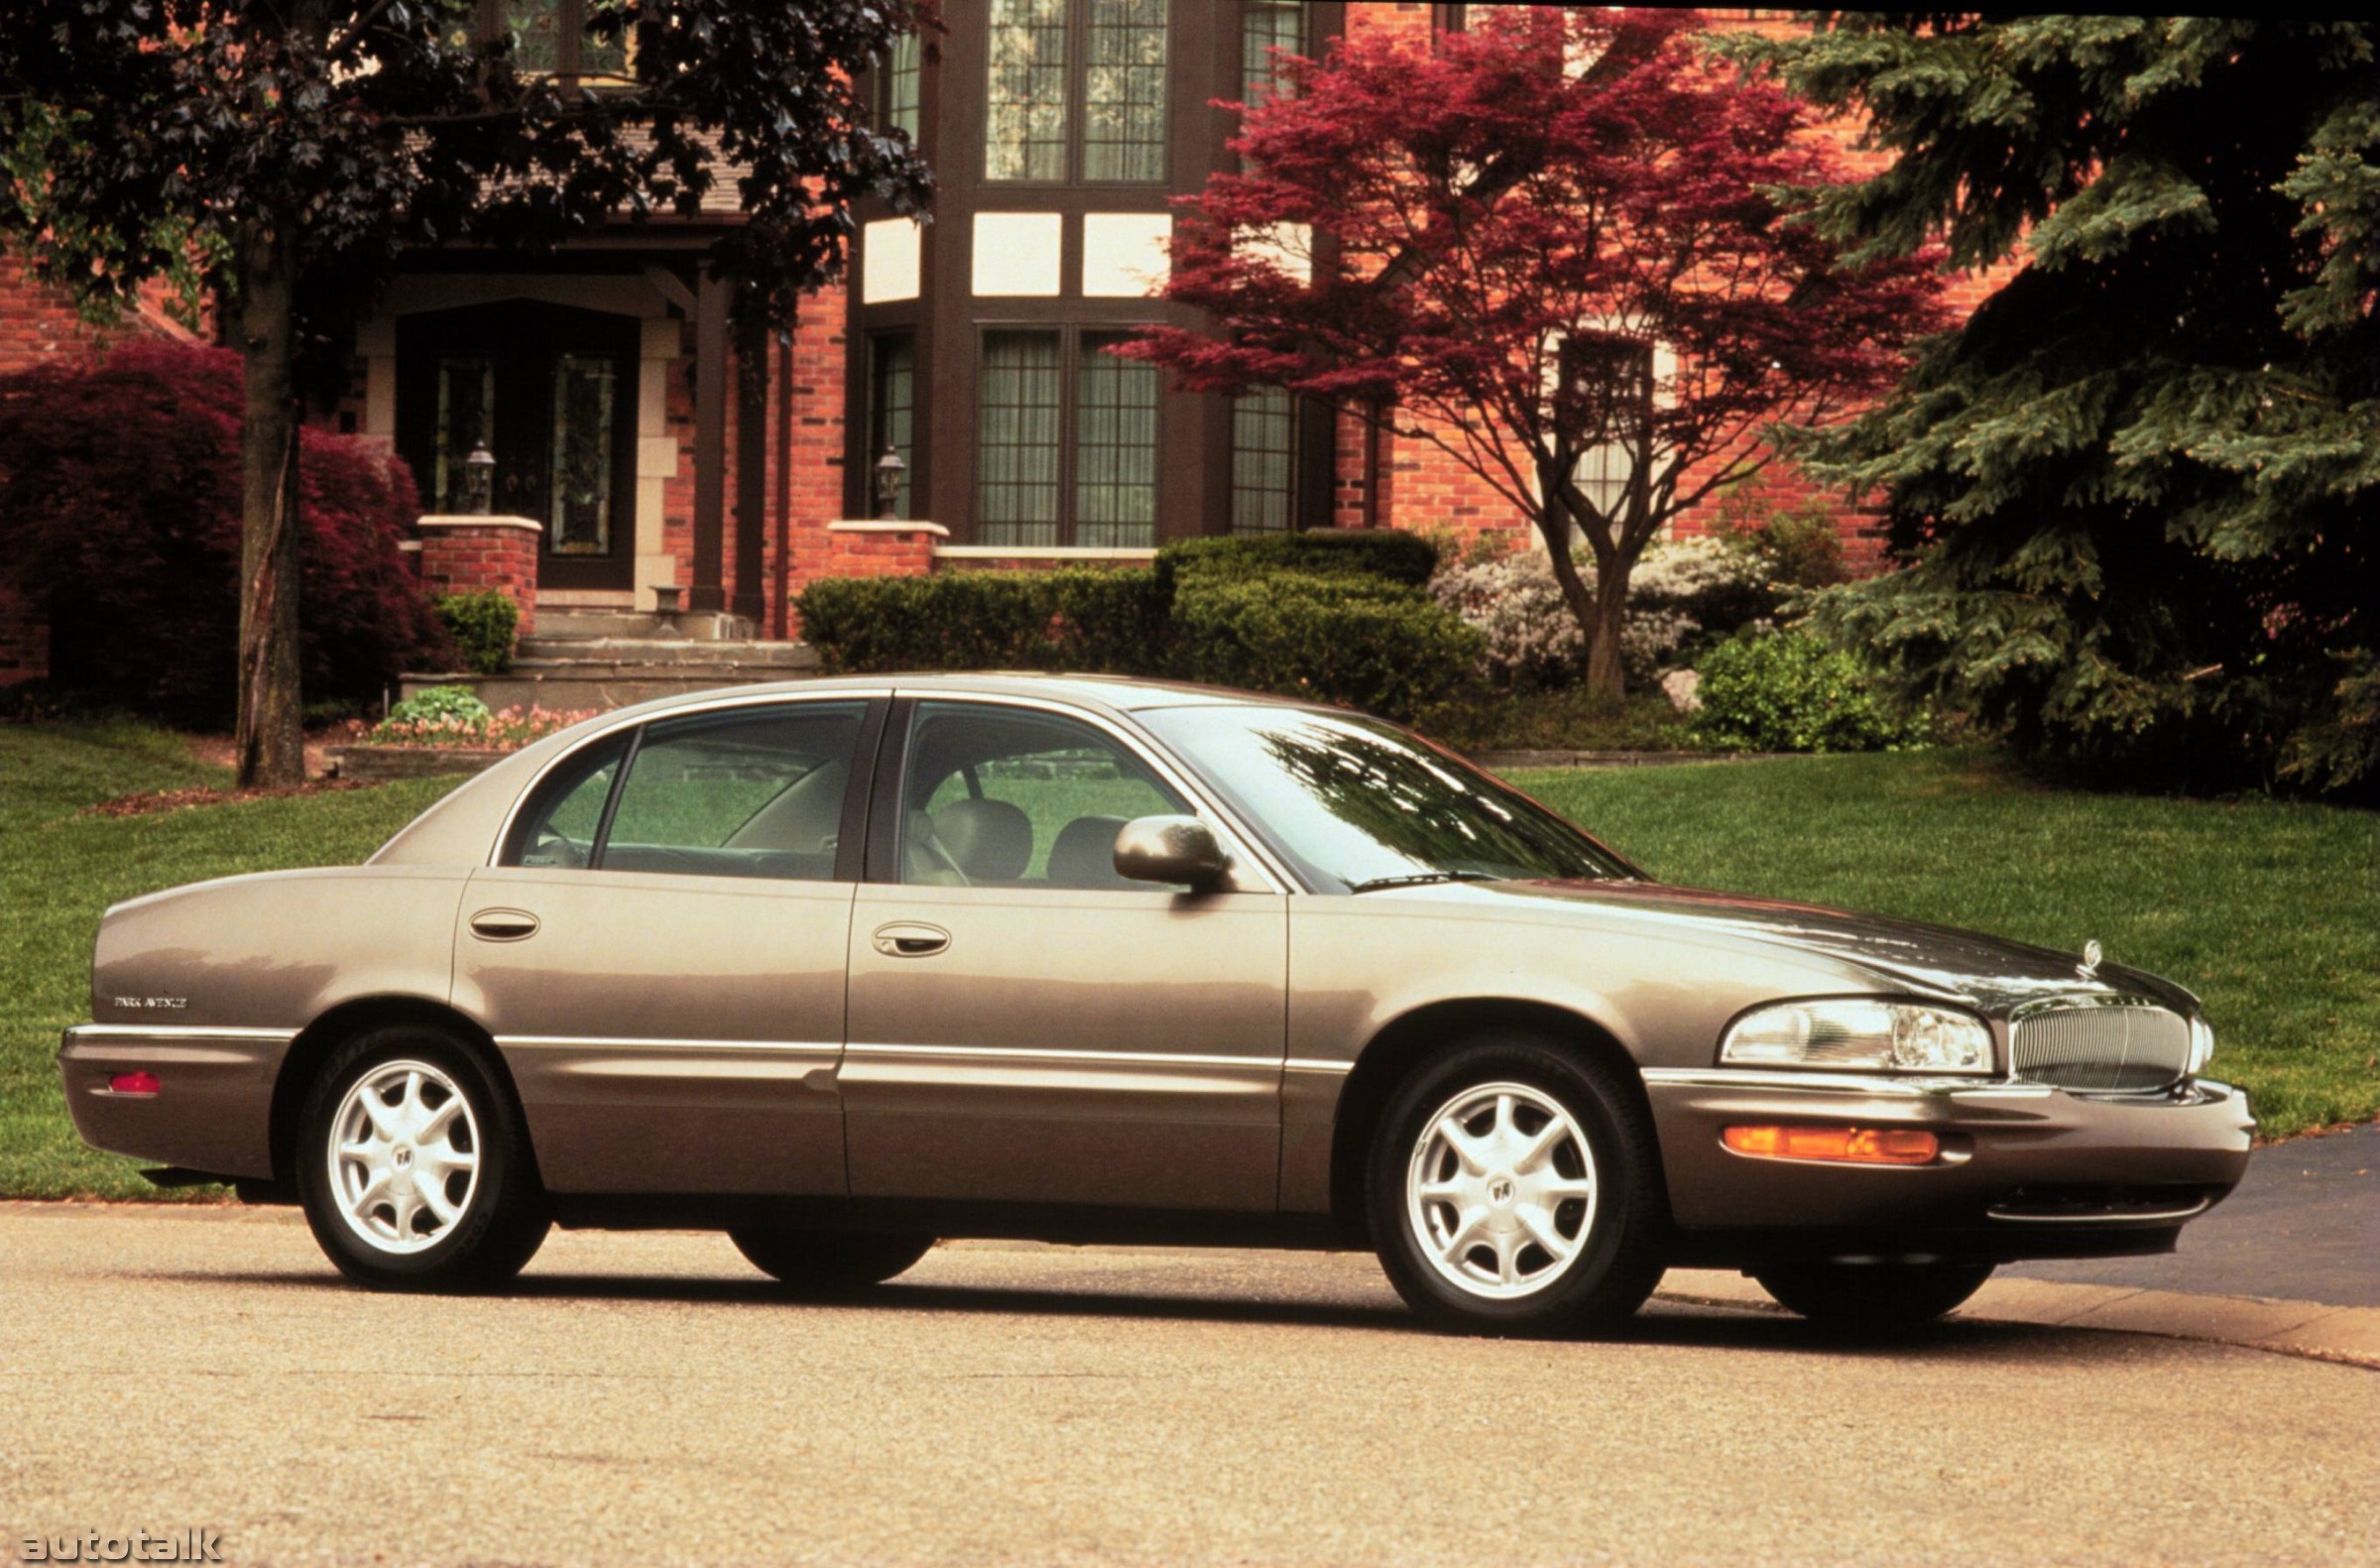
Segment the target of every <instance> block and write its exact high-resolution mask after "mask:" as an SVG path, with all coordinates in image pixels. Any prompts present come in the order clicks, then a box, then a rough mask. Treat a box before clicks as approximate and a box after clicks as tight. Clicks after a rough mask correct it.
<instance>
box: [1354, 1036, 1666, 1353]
mask: <svg viewBox="0 0 2380 1568" xmlns="http://www.w3.org/2000/svg"><path fill="white" fill-rule="evenodd" d="M1659 1187H1660V1167H1659V1158H1658V1154H1657V1151H1656V1147H1655V1144H1654V1139H1653V1132H1652V1128H1651V1126H1650V1123H1649V1121H1648V1119H1647V1117H1646V1115H1645V1112H1644V1111H1643V1109H1642V1107H1641V1105H1640V1104H1639V1103H1638V1101H1637V1100H1636V1098H1635V1097H1634V1096H1632V1095H1630V1094H1629V1093H1628V1092H1627V1091H1626V1089H1625V1088H1624V1087H1623V1086H1622V1085H1621V1084H1620V1083H1619V1082H1618V1081H1617V1079H1616V1077H1615V1075H1614V1074H1612V1073H1611V1072H1610V1071H1609V1070H1608V1069H1606V1068H1605V1067H1603V1066H1602V1065H1600V1064H1598V1063H1595V1062H1593V1061H1590V1060H1588V1059H1587V1058H1585V1057H1583V1056H1581V1055H1580V1054H1578V1053H1576V1052H1574V1051H1572V1050H1571V1049H1569V1048H1568V1047H1566V1046H1564V1045H1562V1044H1560V1043H1558V1042H1555V1041H1551V1040H1537V1039H1530V1038H1480V1039H1474V1040H1471V1041H1468V1042H1466V1043H1464V1044H1461V1045H1458V1046H1456V1047H1454V1048H1453V1049H1452V1050H1450V1051H1448V1052H1447V1053H1446V1054H1445V1055H1444V1056H1441V1057H1439V1058H1437V1059H1436V1060H1434V1061H1432V1062H1430V1063H1428V1064H1427V1065H1425V1066H1424V1067H1422V1068H1421V1069H1420V1070H1419V1071H1417V1072H1415V1073H1414V1074H1413V1075H1412V1076H1411V1077H1410V1078H1408V1079H1407V1080H1406V1082H1405V1083H1404V1084H1403V1085H1402V1086H1401V1087H1400V1088H1399V1089H1398V1091H1397V1092H1396V1093H1395V1095H1394V1096H1393V1097H1392V1098H1391V1100H1390V1102H1389V1105H1388V1109H1387V1113H1386V1115H1385V1116H1384V1117H1383V1118H1382V1119H1381V1122H1380V1124H1379V1128H1378V1131H1377V1134H1376V1136H1375V1137H1374V1139H1373V1143H1372V1149H1371V1156H1370V1167H1369V1179H1368V1203H1369V1208H1370V1220H1371V1234H1372V1240H1373V1244H1374V1246H1375V1247H1376V1248H1377V1249H1378V1252H1379V1256H1380V1264H1381V1266H1382V1267H1383V1268H1384V1269H1385V1270H1386V1271H1387V1274H1388V1278H1389V1280H1390V1282H1391V1283H1393V1284H1394V1285H1395V1286H1396V1289H1397V1292H1398V1294H1400V1295H1402V1296H1403V1297H1404V1298H1405V1300H1406V1302H1407V1303H1408V1304H1409V1305H1411V1306H1412V1308H1413V1309H1414V1310H1415V1311H1416V1312H1418V1313H1420V1314H1421V1316H1422V1317H1424V1318H1425V1319H1427V1320H1428V1321H1430V1322H1431V1323H1433V1324H1435V1325H1437V1326H1438V1327H1441V1328H1449V1329H1455V1330H1460V1331H1463V1332H1468V1333H1479V1334H1566V1333H1593V1332H1597V1331H1601V1330H1607V1329H1609V1328H1612V1327H1614V1326H1616V1325H1617V1324H1619V1323H1621V1322H1623V1321H1625V1320H1626V1319H1627V1318H1628V1317H1629V1316H1631V1315H1632V1314H1633V1313H1634V1312H1635V1311H1636V1309H1637V1308H1638V1307H1639V1306H1641V1305H1643V1303H1644V1298H1645V1297H1646V1296H1648V1295H1650V1294H1651V1293H1652V1289H1653V1285H1654V1284H1655V1283H1656V1282H1657V1281H1658V1280H1659V1279H1660V1277H1661V1262H1660V1252H1659V1240H1660V1233H1661V1228H1662V1216H1663V1214H1664V1212H1665V1210H1664V1207H1663V1204H1662V1200H1661V1195H1660V1190H1659Z"/></svg>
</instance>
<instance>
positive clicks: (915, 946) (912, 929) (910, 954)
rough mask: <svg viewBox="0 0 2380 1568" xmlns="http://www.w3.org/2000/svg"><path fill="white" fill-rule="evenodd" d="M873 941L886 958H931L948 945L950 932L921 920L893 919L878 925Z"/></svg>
mask: <svg viewBox="0 0 2380 1568" xmlns="http://www.w3.org/2000/svg"><path fill="white" fill-rule="evenodd" d="M875 941H876V950H877V951H878V952H880V953H882V954H884V955H885V956H886V957H887V958H931V957H932V956H933V955H934V954H936V953H939V952H942V951H944V950H945V949H947V948H948V947H949V946H950V933H949V932H948V931H946V930H944V929H942V927H940V926H939V925H927V924H926V923H924V922H923V921H922V920H895V921H894V922H892V924H891V925H880V926H878V927H877V928H876V937H875Z"/></svg>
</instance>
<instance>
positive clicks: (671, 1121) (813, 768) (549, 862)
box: [455, 698, 883, 1195]
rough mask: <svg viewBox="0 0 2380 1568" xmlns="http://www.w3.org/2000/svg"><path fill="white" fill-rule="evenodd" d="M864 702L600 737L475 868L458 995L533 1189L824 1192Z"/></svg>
mask: <svg viewBox="0 0 2380 1568" xmlns="http://www.w3.org/2000/svg"><path fill="white" fill-rule="evenodd" d="M882 722H883V708H882V705H881V704H877V705H872V704H871V703H870V702H869V701H868V700H867V699H865V698H861V699H842V700H823V699H822V700H805V701H795V702H783V701H778V702H769V703H758V704H755V703H749V702H746V703H736V704H730V705H726V706H723V707H721V708H718V709H713V710H706V711H704V712H701V713H697V714H692V715H688V716H685V717H679V718H668V719H656V720H654V721H653V722H652V723H650V724H646V725H643V726H640V727H637V728H635V729H630V730H624V731H622V732H620V733H619V734H617V735H613V736H609V737H606V738H603V739H601V740H598V741H596V742H594V743H592V744H590V745H589V746H587V747H586V748H584V749H583V750H581V751H579V752H577V753H575V754H573V755H572V756H570V757H569V758H566V759H565V760H563V761H562V762H561V763H559V764H557V765H556V766H555V767H554V768H552V769H551V770H549V771H548V772H547V773H546V774H545V775H544V777H543V778H542V779H541V780H540V781H539V782H538V783H537V784H535V785H534V786H533V787H532V789H531V791H530V793H529V795H528V796H527V798H526V799H525V800H524V802H523V805H522V807H521V808H520V809H519V810H518V811H517V812H516V813H515V818H514V822H513V825H512V827H511V829H510V830H509V831H508V833H507V835H506V843H505V844H504V846H503V848H502V850H501V851H500V852H499V855H498V860H499V862H500V863H499V864H498V865H495V866H492V867H488V868H485V869H483V870H480V871H478V872H476V873H474V874H473V876H472V879H471V883H470V886H469V889H468V890H467V892H466V894H465V897H464V900H463V905H462V914H461V928H460V929H459V930H458V931H457V933H456V936H455V998H456V1005H457V1006H459V1007H461V1008H463V1009H465V1010H466V1011H468V1012H470V1013H472V1014H474V1015H475V1016H476V1017H478V1018H479V1019H480V1020H481V1021H482V1022H483V1024H484V1025H486V1027H487V1028H488V1030H489V1032H490V1033H491V1034H493V1035H494V1036H495V1039H496V1044H497V1046H498V1048H499V1049H500V1050H501V1051H502V1052H503V1053H504V1057H505V1060H506V1062H507V1064H508V1065H509V1066H510V1067H511V1069H512V1074H513V1079H514V1082H515V1083H516V1085H517V1086H518V1087H519V1089H520V1093H521V1098H522V1103H523V1106H524V1109H525V1110H526V1111H527V1113H528V1116H529V1123H530V1131H531V1134H532V1136H533V1137H534V1139H535V1144H536V1150H537V1161H538V1165H539V1168H540V1171H541V1174H542V1175H543V1177H544V1180H545V1183H546V1185H547V1186H548V1187H549V1188H551V1189H552V1190H554V1191H557V1192H574V1193H615V1192H616V1193H745V1194H772V1195H776V1194H800V1195H840V1194H842V1193H843V1192H844V1190H845V1185H844V1162H843V1125H842V1113H841V1107H840V1105H839V1104H838V1101H837V1094H836V1085H835V1075H834V1069H835V1064H836V1061H837V1060H838V1058H839V1057H840V1056H841V1054H842V1040H843V1026H844V1021H843V990H844V950H845V947H846V944H847V942H848V939H849V935H850V924H851V901H852V893H853V889H854V887H855V886H856V881H857V877H858V873H859V867H860V846H859V824H860V822H861V821H862V820H864V813H865V801H864V799H863V798H862V792H863V788H864V785H863V784H855V776H856V777H858V778H860V779H863V780H864V777H865V774H866V770H865V769H864V768H861V767H860V766H859V759H861V758H862V757H865V756H868V755H870V754H871V753H872V752H873V751H874V749H875V740H874V737H875V732H876V730H877V729H878V728H879V727H880V726H881V724H882Z"/></svg>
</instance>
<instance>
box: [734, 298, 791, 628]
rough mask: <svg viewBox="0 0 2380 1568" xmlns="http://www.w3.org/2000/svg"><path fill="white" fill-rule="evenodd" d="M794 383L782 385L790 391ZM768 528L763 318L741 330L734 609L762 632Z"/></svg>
mask: <svg viewBox="0 0 2380 1568" xmlns="http://www.w3.org/2000/svg"><path fill="white" fill-rule="evenodd" d="M792 390H793V389H792V388H790V387H786V388H782V389H780V390H779V393H778V396H780V397H782V396H787V395H789V394H790V393H791V392H792ZM768 534H769V332H768V329H767V327H765V326H764V325H762V324H761V322H760V320H759V318H758V317H757V316H756V317H755V318H754V319H752V320H750V321H748V322H746V323H745V324H744V325H743V326H742V327H741V328H740V329H739V330H738V331H737V333H736V598H735V606H734V608H735V613H736V614H737V615H739V616H741V617H742V618H743V619H745V620H747V621H750V622H751V623H752V624H753V627H754V631H755V634H756V635H758V633H759V631H760V629H761V627H762V625H763V623H764V621H765V620H766V618H767V616H768V613H769V596H768V594H767V593H766V592H765V591H764V590H763V585H762V581H761V576H762V569H761V546H762V544H763V543H764V542H765V541H766V540H767V538H768Z"/></svg>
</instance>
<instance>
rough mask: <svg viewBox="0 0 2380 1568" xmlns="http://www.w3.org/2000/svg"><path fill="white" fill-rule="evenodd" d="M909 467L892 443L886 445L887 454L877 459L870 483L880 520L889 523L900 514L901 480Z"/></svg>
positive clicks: (877, 516)
mask: <svg viewBox="0 0 2380 1568" xmlns="http://www.w3.org/2000/svg"><path fill="white" fill-rule="evenodd" d="M908 468H909V465H908V464H907V463H904V462H902V461H901V460H900V453H898V452H896V451H894V450H893V449H892V446H890V445H887V446H886V447H885V455H884V456H882V457H879V458H878V459H877V460H876V467H875V469H874V470H873V471H872V472H871V473H870V475H869V484H870V485H871V487H872V488H873V492H874V496H875V500H876V519H877V521H878V522H880V523H889V522H892V520H893V519H895V518H897V517H898V516H899V515H900V480H901V476H902V475H903V474H905V473H907V472H908Z"/></svg>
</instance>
